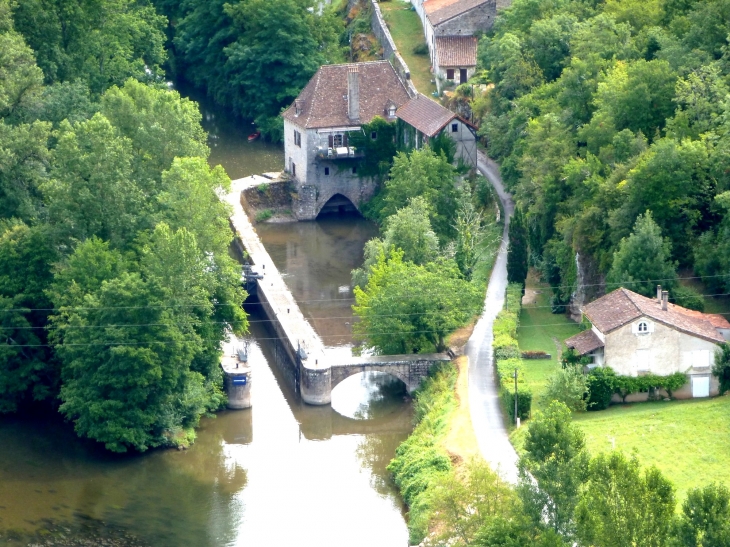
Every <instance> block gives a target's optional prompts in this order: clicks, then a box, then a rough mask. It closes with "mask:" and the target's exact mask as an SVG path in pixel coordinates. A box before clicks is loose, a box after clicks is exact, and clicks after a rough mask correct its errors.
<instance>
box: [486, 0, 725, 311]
mask: <svg viewBox="0 0 730 547" xmlns="http://www.w3.org/2000/svg"><path fill="white" fill-rule="evenodd" d="M726 4H727V3H726V2H725V0H699V1H697V2H690V3H677V2H658V1H651V2H648V3H647V2H644V3H641V2H636V1H622V2H618V1H613V0H611V1H609V2H599V3H596V2H588V1H585V0H555V1H550V2H542V3H539V4H538V3H536V2H534V1H533V0H515V1H514V2H512V4H511V6H510V7H509V8H507V9H505V10H504V11H503V12H502V14H501V15H500V17H499V18H498V19H497V21H496V22H495V25H494V27H493V29H492V31H491V32H490V33H488V34H487V35H486V36H485V37H483V38H482V39H481V40H480V43H479V64H480V68H483V69H485V71H484V72H483V73H482V74H484V75H485V76H486V78H487V79H488V80H489V81H490V82H491V83H493V84H494V87H492V88H490V91H489V92H488V94H487V97H486V98H485V99H484V100H481V101H482V102H481V103H480V104H479V105H475V106H478V107H479V108H478V110H479V111H480V112H484V115H483V117H482V119H481V128H480V131H481V134H482V135H483V136H484V137H486V139H487V142H488V143H489V146H490V154H491V155H492V157H495V158H497V159H499V160H501V167H502V170H501V171H502V175H503V177H504V179H505V181H506V183H507V185H508V187H509V188H510V189H511V190H512V191H513V193H514V196H515V201H516V203H517V206H518V207H520V208H522V210H523V211H524V213H525V220H526V225H527V226H528V229H529V247H530V257H531V260H533V261H534V263H535V264H536V265H538V266H540V267H541V268H542V270H543V272H544V274H545V277H546V278H547V280H548V282H549V283H550V285H551V286H552V287H554V290H555V293H556V300H555V310H556V311H561V309H562V308H561V306H562V305H563V304H564V303H565V302H566V301H567V299H568V298H569V296H570V294H571V293H572V291H573V290H574V288H575V284H576V282H577V277H576V265H575V263H576V254H578V255H579V256H580V262H581V266H582V267H583V268H585V271H586V272H595V274H593V275H595V277H594V279H596V281H595V282H598V281H599V280H600V279H601V276H602V275H606V274H608V273H609V271H612V263H613V262H614V261H615V260H617V259H619V261H620V263H619V264H618V265H616V266H615V268H614V269H613V273H614V274H615V275H612V276H611V281H614V282H619V283H622V282H626V281H631V280H633V281H634V282H637V281H644V280H648V279H660V278H669V279H670V284H671V279H673V278H674V275H673V272H670V271H668V269H667V266H669V265H671V264H673V263H674V262H679V264H680V265H682V266H693V267H694V268H695V269H696V271H697V272H698V273H700V274H701V275H704V276H717V277H708V278H707V280H706V281H707V282H708V283H710V284H712V285H713V286H714V287H715V288H721V289H723V290H725V289H727V288H728V287H730V285H728V281H729V280H730V278H728V276H727V272H728V267H730V263H728V258H727V257H728V256H730V252H729V251H728V246H727V245H728V243H727V242H728V226H730V225H729V224H728V221H727V219H726V213H725V211H726V207H725V205H723V204H724V203H726V201H727V200H725V201H723V200H722V199H720V198H719V196H722V195H723V193H724V192H727V191H728V190H730V177H728V172H727V169H726V166H727V162H728V156H727V150H728V142H730V124H728V116H727V112H728V110H727V109H728V103H727V101H726V100H725V98H726V95H727V90H728V82H727V72H728V60H729V59H730V58H729V57H728V41H727V37H728V34H730V24H729V23H728V18H727V17H726V15H727V13H728V8H727V5H726ZM482 103H483V104H482ZM646 211H650V213H651V216H652V218H653V220H654V222H655V223H656V225H657V226H658V229H659V232H657V233H661V234H663V236H664V237H666V238H667V239H668V243H669V244H668V245H666V247H665V246H663V245H658V246H655V248H656V251H660V254H663V255H665V256H663V257H662V260H655V261H653V262H652V260H650V259H649V258H647V260H646V263H645V264H643V265H642V267H641V268H638V267H637V269H636V271H634V272H632V271H631V270H630V269H627V263H626V260H625V259H626V256H625V255H626V254H627V253H628V254H630V253H629V252H628V251H624V252H622V251H621V250H620V246H621V241H622V238H629V235H630V232H631V229H632V226H634V225H635V224H636V222H637V218H638V217H639V216H640V215H645V213H646ZM617 252H619V254H618V255H615V253H617ZM615 257H616V258H615ZM637 266H638V265H637ZM670 274H671V275H670ZM626 275H628V276H630V278H631V279H629V277H625V276H626ZM637 276H638V277H637ZM591 282H594V281H591ZM652 288H653V287H652ZM647 291H648V289H647ZM647 291H642V292H647Z"/></svg>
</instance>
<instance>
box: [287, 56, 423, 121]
mask: <svg viewBox="0 0 730 547" xmlns="http://www.w3.org/2000/svg"><path fill="white" fill-rule="evenodd" d="M351 67H357V68H358V74H359V87H360V119H359V121H358V123H353V122H352V121H351V120H350V119H349V118H348V116H347V72H348V69H349V68H351ZM409 98H410V97H409V95H408V92H407V91H406V88H405V86H404V85H403V83H402V82H401V81H400V78H398V75H397V74H396V72H395V69H394V68H393V66H392V65H391V64H390V62H389V61H373V62H369V63H350V64H344V65H324V66H321V67H320V68H319V70H318V71H317V73H316V74H315V75H314V76H312V79H311V80H309V83H308V84H307V85H306V87H305V88H304V89H303V90H302V92H301V93H300V94H299V96H298V97H297V99H296V100H297V101H299V104H300V105H301V107H300V108H301V110H300V113H299V115H297V113H296V108H295V106H294V104H292V105H291V106H290V107H289V108H288V109H286V110H285V111H284V113H283V114H282V116H283V117H284V119H286V120H288V121H290V122H292V123H294V124H296V125H298V126H299V127H304V128H306V129H317V128H324V127H348V126H354V125H360V124H363V123H369V122H371V121H372V119H373V118H374V117H375V116H381V117H385V116H386V108H387V106H388V104H389V103H391V102H392V103H393V104H395V106H396V107H398V106H400V105H402V104H404V103H405V102H407V101H408V99H409Z"/></svg>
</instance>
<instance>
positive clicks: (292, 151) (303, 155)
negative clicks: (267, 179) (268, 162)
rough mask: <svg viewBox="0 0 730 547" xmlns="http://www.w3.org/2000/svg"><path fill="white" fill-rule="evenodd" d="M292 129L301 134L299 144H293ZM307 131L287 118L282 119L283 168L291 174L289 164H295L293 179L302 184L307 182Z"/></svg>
mask: <svg viewBox="0 0 730 547" xmlns="http://www.w3.org/2000/svg"><path fill="white" fill-rule="evenodd" d="M294 130H297V131H299V133H301V135H302V142H301V146H297V145H295V144H294ZM308 140H309V139H308V135H307V131H306V130H305V129H303V128H301V127H298V126H297V125H294V124H293V123H291V122H290V121H289V120H287V119H285V120H284V170H285V171H286V172H287V173H289V175H291V174H292V173H291V164H292V162H294V164H296V171H297V173H296V176H295V177H293V178H294V180H296V181H297V182H300V183H302V184H306V183H307V171H308V164H309V158H308V154H307V148H308V146H309V142H308Z"/></svg>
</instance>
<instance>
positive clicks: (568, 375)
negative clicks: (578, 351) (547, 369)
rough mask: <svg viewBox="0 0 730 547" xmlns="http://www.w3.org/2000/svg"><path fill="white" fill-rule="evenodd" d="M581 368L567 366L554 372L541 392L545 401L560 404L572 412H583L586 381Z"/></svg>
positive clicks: (586, 390) (586, 393)
mask: <svg viewBox="0 0 730 547" xmlns="http://www.w3.org/2000/svg"><path fill="white" fill-rule="evenodd" d="M581 368H582V367H576V366H568V367H564V368H561V369H560V370H558V371H556V372H555V373H554V374H553V375H552V376H551V377H550V378H549V379H548V384H547V386H546V387H545V391H544V392H543V397H544V399H545V401H546V402H548V401H558V402H561V403H563V404H564V405H565V406H567V407H568V408H569V409H570V410H572V411H573V412H581V411H583V410H585V409H586V404H587V401H586V395H588V381H587V379H586V376H585V374H583V371H582V370H581Z"/></svg>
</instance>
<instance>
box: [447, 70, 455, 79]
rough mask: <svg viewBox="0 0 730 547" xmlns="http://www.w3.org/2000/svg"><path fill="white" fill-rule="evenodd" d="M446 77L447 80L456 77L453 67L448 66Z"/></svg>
mask: <svg viewBox="0 0 730 547" xmlns="http://www.w3.org/2000/svg"><path fill="white" fill-rule="evenodd" d="M446 79H447V80H453V79H454V69H453V68H447V69H446Z"/></svg>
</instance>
